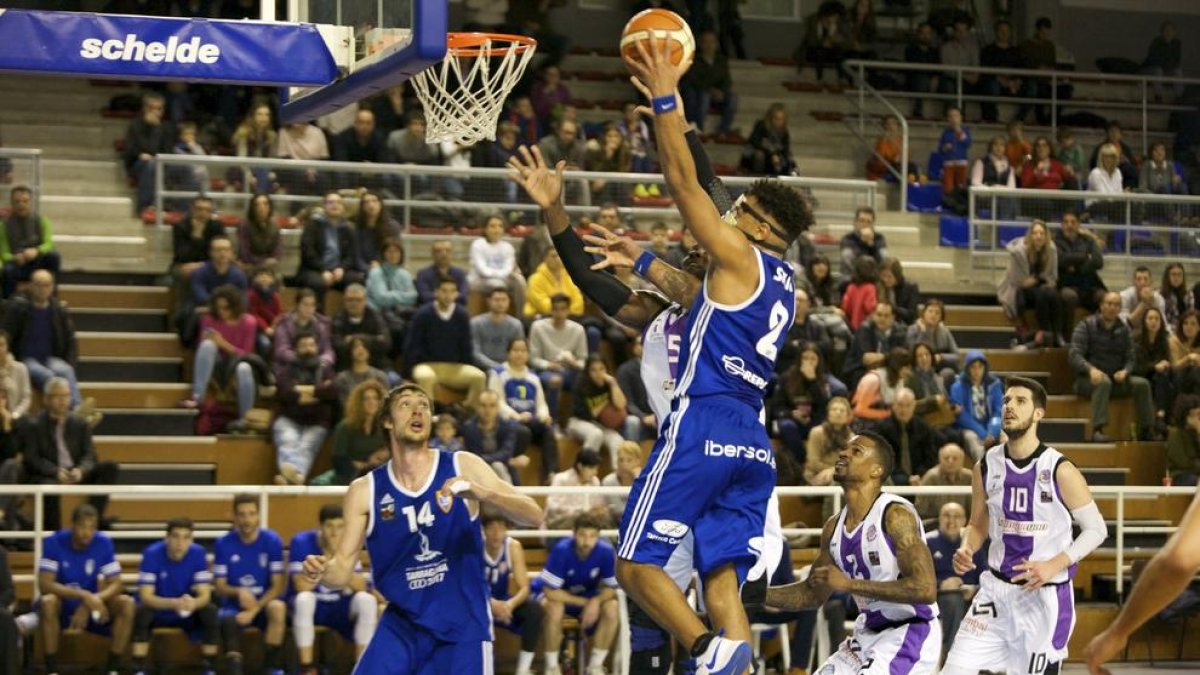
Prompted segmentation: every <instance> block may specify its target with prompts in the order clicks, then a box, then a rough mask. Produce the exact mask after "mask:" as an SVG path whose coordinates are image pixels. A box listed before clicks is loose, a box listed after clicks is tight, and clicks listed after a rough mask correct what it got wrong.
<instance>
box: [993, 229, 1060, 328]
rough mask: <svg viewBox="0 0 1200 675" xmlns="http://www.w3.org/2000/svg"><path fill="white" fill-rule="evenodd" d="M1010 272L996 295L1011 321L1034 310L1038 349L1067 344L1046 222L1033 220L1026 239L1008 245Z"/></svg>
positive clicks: (1054, 257) (1054, 251)
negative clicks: (1060, 329)
mask: <svg viewBox="0 0 1200 675" xmlns="http://www.w3.org/2000/svg"><path fill="white" fill-rule="evenodd" d="M1006 248H1007V249H1008V269H1007V270H1006V271H1005V273H1004V278H1003V279H1001V280H1000V284H999V288H998V289H997V292H996V296H997V297H998V299H999V300H1000V305H1001V306H1002V307H1004V313H1005V314H1006V315H1007V316H1008V318H1009V320H1012V321H1020V320H1021V315H1022V313H1023V312H1024V311H1025V310H1026V309H1033V310H1034V314H1035V316H1036V322H1037V323H1036V325H1037V332H1036V333H1035V334H1034V337H1033V345H1034V346H1036V347H1056V346H1059V345H1060V344H1063V343H1064V342H1065V341H1064V340H1063V339H1062V338H1061V337H1060V336H1059V334H1058V326H1059V321H1060V320H1059V314H1060V312H1062V303H1061V300H1060V298H1059V295H1058V249H1057V248H1055V246H1054V242H1053V241H1051V240H1050V231H1049V229H1048V228H1047V227H1046V223H1045V222H1043V221H1041V220H1034V221H1033V222H1032V223H1030V225H1029V230H1028V231H1027V232H1026V233H1025V236H1024V237H1020V238H1017V239H1014V240H1012V241H1010V242H1009V243H1008V246H1007V247H1006Z"/></svg>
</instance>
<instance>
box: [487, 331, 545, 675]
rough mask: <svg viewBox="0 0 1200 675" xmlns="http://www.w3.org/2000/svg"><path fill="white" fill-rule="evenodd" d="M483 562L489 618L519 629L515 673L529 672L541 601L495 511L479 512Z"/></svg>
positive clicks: (539, 625)
mask: <svg viewBox="0 0 1200 675" xmlns="http://www.w3.org/2000/svg"><path fill="white" fill-rule="evenodd" d="M514 342H515V340H514ZM535 381H536V378H535ZM483 564H484V568H483V573H484V576H485V577H486V578H487V583H488V587H489V588H490V589H491V592H492V599H491V605H492V619H493V620H494V622H495V624H496V625H497V626H499V627H501V628H503V629H505V630H510V631H513V632H514V633H520V635H521V653H520V654H518V655H517V675H530V673H531V670H530V668H532V666H533V656H534V650H536V649H537V645H538V641H540V640H541V639H542V618H543V616H544V614H543V612H542V605H541V603H540V602H539V600H538V598H535V597H533V593H532V592H531V591H530V588H529V587H530V583H529V571H528V569H527V568H526V567H525V547H524V546H522V545H521V542H520V541H519V540H517V539H514V538H512V537H510V536H508V520H506V519H505V518H504V517H503V516H501V515H499V514H496V513H485V514H484V516H483Z"/></svg>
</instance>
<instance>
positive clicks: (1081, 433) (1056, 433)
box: [1038, 418, 1091, 443]
mask: <svg viewBox="0 0 1200 675" xmlns="http://www.w3.org/2000/svg"><path fill="white" fill-rule="evenodd" d="M1090 426H1091V423H1090V422H1089V421H1088V420H1087V419H1086V418H1074V419H1071V418H1063V419H1043V420H1042V421H1041V423H1040V424H1038V437H1039V438H1041V439H1042V440H1043V441H1044V442H1046V443H1083V442H1086V441H1087V440H1088V429H1089V427H1090Z"/></svg>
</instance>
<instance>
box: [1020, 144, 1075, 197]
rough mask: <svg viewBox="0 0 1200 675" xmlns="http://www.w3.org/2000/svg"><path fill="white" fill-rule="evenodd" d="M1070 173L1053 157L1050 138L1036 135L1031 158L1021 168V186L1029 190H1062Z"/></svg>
mask: <svg viewBox="0 0 1200 675" xmlns="http://www.w3.org/2000/svg"><path fill="white" fill-rule="evenodd" d="M1068 178H1070V173H1069V172H1068V170H1067V168H1066V167H1064V166H1063V165H1062V163H1061V162H1059V161H1058V160H1057V159H1055V157H1054V147H1053V146H1051V145H1050V139H1049V138H1046V137H1045V136H1038V137H1037V140H1035V141H1034V142H1033V158H1032V159H1031V160H1030V161H1028V162H1026V163H1025V166H1024V168H1022V169H1021V187H1023V188H1026V189H1030V190H1062V189H1063V188H1064V187H1066V183H1067V179H1068Z"/></svg>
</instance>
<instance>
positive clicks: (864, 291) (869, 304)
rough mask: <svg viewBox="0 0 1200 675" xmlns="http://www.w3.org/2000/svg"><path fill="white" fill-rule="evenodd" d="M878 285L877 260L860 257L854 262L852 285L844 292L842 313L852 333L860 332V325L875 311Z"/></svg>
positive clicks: (864, 256) (865, 256)
mask: <svg viewBox="0 0 1200 675" xmlns="http://www.w3.org/2000/svg"><path fill="white" fill-rule="evenodd" d="M878 283H879V274H878V272H877V269H876V266H875V259H874V258H872V257H871V256H867V255H862V256H859V257H858V259H857V260H855V261H854V273H853V274H852V275H851V277H850V283H849V284H847V286H846V289H845V290H844V291H842V311H843V312H844V313H845V315H846V323H847V324H848V325H849V326H850V330H851V331H856V330H858V327H859V325H861V324H862V322H863V321H866V320H867V318H869V317H870V316H871V312H874V311H875V303H876V302H878V298H877V296H876V292H877V290H876V285H877V284H878Z"/></svg>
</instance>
